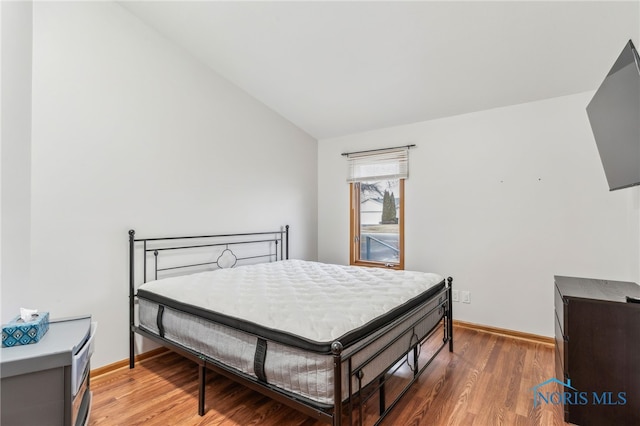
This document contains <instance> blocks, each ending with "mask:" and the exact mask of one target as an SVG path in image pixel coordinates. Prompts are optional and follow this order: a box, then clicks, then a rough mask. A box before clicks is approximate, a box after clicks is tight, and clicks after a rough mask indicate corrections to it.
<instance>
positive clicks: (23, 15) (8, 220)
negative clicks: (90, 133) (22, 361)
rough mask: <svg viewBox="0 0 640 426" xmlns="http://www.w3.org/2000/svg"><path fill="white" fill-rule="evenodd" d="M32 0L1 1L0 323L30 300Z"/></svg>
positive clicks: (16, 312)
mask: <svg viewBox="0 0 640 426" xmlns="http://www.w3.org/2000/svg"><path fill="white" fill-rule="evenodd" d="M32 9H33V7H32V4H31V2H29V1H22V2H7V1H2V2H0V11H1V16H2V18H1V22H2V25H1V28H2V49H1V50H2V78H1V80H2V96H1V98H2V126H1V127H2V144H1V146H2V166H1V170H2V173H1V179H2V185H1V188H2V197H1V202H2V220H1V223H2V226H1V231H0V232H1V234H2V238H1V239H0V240H1V243H0V244H1V247H2V255H1V258H2V262H1V265H2V273H1V278H0V282H1V286H0V292H1V295H2V297H1V299H2V304H1V305H2V307H1V308H0V309H1V310H0V312H1V315H0V316H1V317H2V323H6V322H7V321H9V320H10V319H11V318H12V317H13V316H15V315H17V314H18V311H17V310H16V309H15V308H14V307H15V306H18V307H19V306H21V305H22V306H24V305H27V304H28V303H29V299H28V297H27V293H28V289H29V282H30V230H31V223H30V219H31V199H30V196H29V194H30V187H31V179H30V174H31V45H32V40H31V39H32Z"/></svg>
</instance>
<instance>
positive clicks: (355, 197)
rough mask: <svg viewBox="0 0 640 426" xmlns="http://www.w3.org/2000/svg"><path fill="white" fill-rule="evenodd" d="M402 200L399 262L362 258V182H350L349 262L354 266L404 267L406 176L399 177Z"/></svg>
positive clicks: (400, 206) (399, 221) (399, 213)
mask: <svg viewBox="0 0 640 426" xmlns="http://www.w3.org/2000/svg"><path fill="white" fill-rule="evenodd" d="M398 180H399V182H398V185H399V192H400V202H399V203H398V206H399V212H398V233H399V234H400V235H399V241H398V250H399V255H398V262H397V263H388V262H376V261H373V260H362V259H360V206H361V204H360V182H351V183H350V184H349V194H350V195H349V200H350V201H349V211H350V225H349V227H350V231H349V241H350V243H349V264H350V265H353V266H367V267H376V268H388V269H397V270H403V269H404V195H405V192H404V181H405V179H404V178H399V179H398Z"/></svg>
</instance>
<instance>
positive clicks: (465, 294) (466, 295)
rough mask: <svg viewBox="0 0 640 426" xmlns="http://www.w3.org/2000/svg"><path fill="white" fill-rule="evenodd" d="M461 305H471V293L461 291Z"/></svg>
mask: <svg viewBox="0 0 640 426" xmlns="http://www.w3.org/2000/svg"><path fill="white" fill-rule="evenodd" d="M462 303H471V292H470V291H463V292H462Z"/></svg>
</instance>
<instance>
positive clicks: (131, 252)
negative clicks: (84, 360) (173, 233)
mask: <svg viewBox="0 0 640 426" xmlns="http://www.w3.org/2000/svg"><path fill="white" fill-rule="evenodd" d="M135 235H136V231H134V230H133V229H130V230H129V368H133V367H135V353H134V348H135V346H134V345H135V337H134V332H133V327H134V326H135V267H134V265H135V260H134V248H135V247H134V246H135V238H136V237H135Z"/></svg>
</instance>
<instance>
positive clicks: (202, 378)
mask: <svg viewBox="0 0 640 426" xmlns="http://www.w3.org/2000/svg"><path fill="white" fill-rule="evenodd" d="M206 380H207V367H206V366H205V365H204V363H202V364H200V365H198V415H199V416H204V385H205V382H206Z"/></svg>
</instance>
